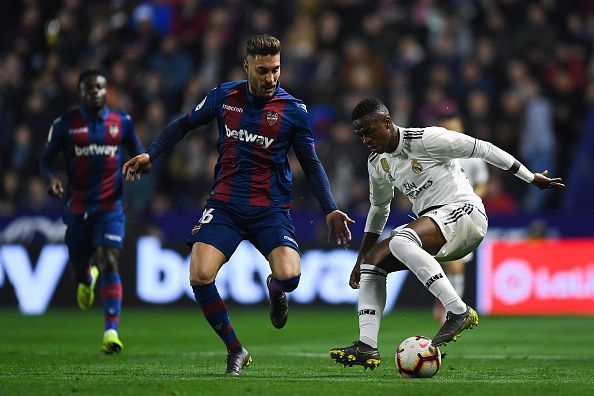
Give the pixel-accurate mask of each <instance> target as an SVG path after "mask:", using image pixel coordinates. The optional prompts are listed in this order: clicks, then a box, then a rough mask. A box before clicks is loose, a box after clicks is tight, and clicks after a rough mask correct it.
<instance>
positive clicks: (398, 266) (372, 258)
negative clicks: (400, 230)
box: [363, 238, 408, 273]
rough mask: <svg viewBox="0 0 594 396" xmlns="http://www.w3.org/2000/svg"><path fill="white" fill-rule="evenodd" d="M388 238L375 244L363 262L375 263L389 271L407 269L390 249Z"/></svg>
mask: <svg viewBox="0 0 594 396" xmlns="http://www.w3.org/2000/svg"><path fill="white" fill-rule="evenodd" d="M390 239H391V238H387V239H384V240H383V241H381V242H379V243H377V244H375V245H374V246H373V247H372V248H371V249H370V250H369V252H367V255H366V256H365V259H364V260H363V264H369V265H375V266H376V267H380V268H381V269H383V270H384V271H386V272H388V273H390V272H395V271H402V270H406V269H408V268H407V267H406V265H404V264H402V263H401V262H400V261H399V260H398V259H397V258H396V257H394V255H393V254H392V252H391V251H390Z"/></svg>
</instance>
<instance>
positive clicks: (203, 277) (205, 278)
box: [190, 273, 215, 286]
mask: <svg viewBox="0 0 594 396" xmlns="http://www.w3.org/2000/svg"><path fill="white" fill-rule="evenodd" d="M214 280H215V276H211V275H207V274H200V273H196V274H192V273H191V274H190V285H192V286H203V285H208V284H209V283H212V282H214Z"/></svg>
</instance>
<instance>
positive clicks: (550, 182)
mask: <svg viewBox="0 0 594 396" xmlns="http://www.w3.org/2000/svg"><path fill="white" fill-rule="evenodd" d="M548 174H549V171H548V170H545V171H543V172H542V173H535V174H534V180H532V184H534V185H535V186H536V187H538V188H540V189H541V190H544V189H545V188H564V187H565V184H563V180H562V179H561V178H560V177H555V178H554V179H549V178H548V176H547V175H548Z"/></svg>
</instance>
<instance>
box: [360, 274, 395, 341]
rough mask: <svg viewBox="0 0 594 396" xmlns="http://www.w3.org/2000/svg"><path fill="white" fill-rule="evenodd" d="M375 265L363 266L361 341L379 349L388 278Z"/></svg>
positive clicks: (361, 283) (361, 282) (361, 281)
mask: <svg viewBox="0 0 594 396" xmlns="http://www.w3.org/2000/svg"><path fill="white" fill-rule="evenodd" d="M387 275H388V273H387V272H386V271H384V270H383V269H381V268H379V267H376V266H375V265H369V264H361V279H360V280H359V310H358V313H359V340H360V341H362V342H364V343H366V344H367V345H369V346H370V347H372V348H377V336H378V333H379V328H380V322H381V320H382V314H383V312H384V308H385V306H386V276H387Z"/></svg>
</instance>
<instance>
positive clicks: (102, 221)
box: [92, 210, 126, 250]
mask: <svg viewBox="0 0 594 396" xmlns="http://www.w3.org/2000/svg"><path fill="white" fill-rule="evenodd" d="M92 216H93V218H94V221H93V248H94V249H96V248H97V247H99V246H104V247H105V248H111V249H116V250H122V248H123V247H124V234H125V228H126V227H125V224H126V216H125V215H124V213H123V212H122V211H121V210H114V211H102V212H97V213H95V214H93V215H92Z"/></svg>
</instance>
